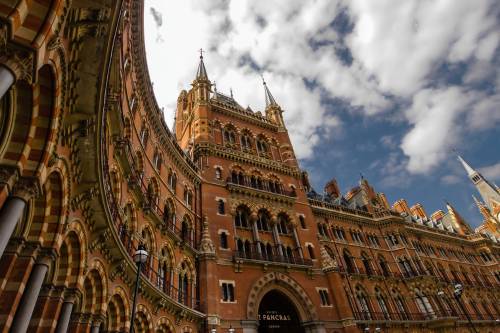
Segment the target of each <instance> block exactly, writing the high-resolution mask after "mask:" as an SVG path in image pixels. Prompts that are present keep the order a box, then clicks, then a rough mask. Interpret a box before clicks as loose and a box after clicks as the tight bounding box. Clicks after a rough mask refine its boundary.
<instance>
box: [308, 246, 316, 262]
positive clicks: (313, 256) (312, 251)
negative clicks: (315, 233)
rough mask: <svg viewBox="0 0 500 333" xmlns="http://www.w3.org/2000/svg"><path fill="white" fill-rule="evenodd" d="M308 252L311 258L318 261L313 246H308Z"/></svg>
mask: <svg viewBox="0 0 500 333" xmlns="http://www.w3.org/2000/svg"><path fill="white" fill-rule="evenodd" d="M307 251H308V252H309V258H311V259H316V256H315V255H314V248H313V247H312V245H311V244H308V245H307Z"/></svg>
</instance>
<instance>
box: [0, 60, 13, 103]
mask: <svg viewBox="0 0 500 333" xmlns="http://www.w3.org/2000/svg"><path fill="white" fill-rule="evenodd" d="M15 80H16V77H15V76H14V73H12V72H11V71H10V69H8V68H7V67H5V66H3V65H0V99H2V97H3V96H4V95H5V94H6V93H7V91H9V89H10V87H11V86H12V85H13V84H14V82H15Z"/></svg>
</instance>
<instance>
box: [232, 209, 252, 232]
mask: <svg viewBox="0 0 500 333" xmlns="http://www.w3.org/2000/svg"><path fill="white" fill-rule="evenodd" d="M249 215H250V214H249V209H248V207H246V206H239V207H238V208H237V209H236V215H235V217H234V223H235V225H236V226H237V227H241V228H248V217H249Z"/></svg>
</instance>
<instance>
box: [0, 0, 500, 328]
mask: <svg viewBox="0 0 500 333" xmlns="http://www.w3.org/2000/svg"><path fill="white" fill-rule="evenodd" d="M143 6H144V4H143V2H142V1H139V0H100V1H97V0H78V1H76V0H73V1H71V0H0V331H1V332H26V331H30V332H125V331H129V330H130V329H131V327H130V325H131V324H130V322H131V313H132V307H133V301H132V299H133V294H134V285H135V279H136V276H137V274H138V268H137V266H136V264H135V263H134V260H133V255H134V253H135V251H136V249H137V248H138V246H139V244H142V245H144V246H145V248H146V250H147V252H148V254H149V256H148V260H147V262H146V264H145V265H144V266H142V268H141V271H140V275H139V276H140V280H139V281H140V287H139V293H138V301H137V306H136V311H135V321H134V328H135V332H179V333H184V332H207V331H209V330H212V329H215V330H216V331H217V332H225V331H230V330H234V331H235V332H245V333H251V332H283V331H288V332H338V333H340V332H369V331H370V332H431V331H438V332H452V331H458V332H468V331H470V330H476V331H477V332H496V331H498V329H499V327H500V326H498V325H499V322H498V319H499V318H500V303H499V301H498V300H499V299H500V268H499V262H500V246H499V244H498V241H499V240H500V232H499V230H500V229H499V224H500V222H499V220H500V191H499V189H498V187H496V186H495V185H492V184H491V183H489V182H488V181H487V180H486V179H485V178H484V177H483V176H482V175H481V174H480V173H478V172H477V171H475V170H474V169H473V168H472V167H470V166H469V165H468V164H467V163H466V162H465V161H464V160H463V159H462V158H460V161H461V163H462V164H463V166H464V168H465V170H466V171H467V174H468V176H469V178H470V179H471V181H472V182H473V183H474V184H475V185H476V186H477V189H478V191H479V193H480V194H481V197H482V200H483V201H484V202H481V201H479V200H478V199H474V200H475V201H476V204H477V206H478V208H479V210H480V212H481V213H482V215H483V216H484V222H483V224H482V225H481V226H480V227H479V228H477V229H476V230H472V229H471V228H470V227H469V225H468V224H467V222H466V221H465V220H464V219H463V218H462V217H461V216H460V214H459V213H458V211H457V210H456V209H455V208H454V207H453V206H452V205H451V204H448V205H447V212H443V211H437V212H435V213H433V214H431V215H430V216H429V215H428V214H427V213H426V212H425V210H424V207H422V206H421V205H419V204H416V205H414V206H412V207H411V208H410V207H409V206H408V204H407V202H406V201H405V200H403V199H402V200H398V201H397V202H396V203H394V205H393V206H392V207H391V206H390V205H389V203H388V202H387V199H386V198H385V196H384V195H383V193H379V192H376V191H375V189H374V188H373V187H372V186H371V185H370V184H369V182H368V181H367V180H366V179H361V180H360V183H359V186H357V187H355V188H353V189H351V190H350V191H349V192H348V193H340V191H339V187H338V186H337V183H336V181H335V180H332V181H330V182H329V183H328V184H326V186H325V192H324V194H318V193H317V192H315V191H314V189H312V187H311V185H310V184H309V181H308V177H307V173H306V172H305V171H303V170H301V169H300V167H299V164H298V162H297V160H296V158H295V154H294V151H293V147H292V144H291V142H290V139H289V136H288V132H287V128H286V124H285V122H284V120H283V112H285V111H284V110H283V109H282V108H281V106H280V105H279V104H278V103H277V101H276V100H275V99H274V98H273V96H272V94H271V92H270V90H269V88H268V87H267V85H266V84H265V83H264V87H263V91H264V97H265V101H266V109H265V110H264V112H254V111H253V110H251V109H250V108H243V107H241V106H240V105H239V104H238V102H237V101H235V100H234V98H233V97H232V96H226V95H224V94H221V93H218V92H217V91H216V89H215V87H214V85H213V84H212V82H211V81H210V79H209V74H207V70H206V68H205V65H204V63H203V58H201V59H200V62H199V64H198V70H197V72H196V73H193V75H194V80H193V82H192V88H191V89H190V90H189V91H182V92H181V93H180V95H179V98H178V104H177V110H176V123H175V126H174V133H172V132H171V131H170V130H169V129H168V128H167V126H166V124H165V121H164V116H163V114H162V111H161V110H160V108H159V107H158V105H157V104H156V100H155V98H154V95H153V89H152V85H151V83H150V80H149V75H148V70H147V64H146V59H145V50H144V39H143V10H144V7H143ZM456 284H461V285H462V286H463V293H462V294H461V296H460V297H458V296H457V297H454V289H456V288H455V285H456ZM469 319H470V320H469Z"/></svg>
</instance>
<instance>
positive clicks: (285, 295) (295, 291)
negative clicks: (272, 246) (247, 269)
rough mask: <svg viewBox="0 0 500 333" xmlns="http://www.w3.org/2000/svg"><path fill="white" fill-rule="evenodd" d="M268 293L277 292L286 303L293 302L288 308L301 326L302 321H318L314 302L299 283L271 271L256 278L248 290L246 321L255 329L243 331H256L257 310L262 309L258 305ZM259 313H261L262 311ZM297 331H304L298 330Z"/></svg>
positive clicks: (264, 301)
mask: <svg viewBox="0 0 500 333" xmlns="http://www.w3.org/2000/svg"><path fill="white" fill-rule="evenodd" d="M269 293H278V295H280V297H281V298H282V299H283V300H286V301H287V303H290V304H293V305H292V308H290V309H289V310H290V311H292V312H294V315H295V316H296V318H297V320H298V322H299V323H301V325H302V326H303V324H304V323H308V322H317V321H318V314H317V313H316V309H315V307H314V304H313V303H312V301H311V299H310V298H309V296H308V295H307V293H306V292H305V290H304V289H303V288H302V287H301V286H300V285H299V283H298V282H296V281H295V280H294V279H293V278H291V277H290V276H288V275H285V274H282V273H277V272H272V273H268V274H266V275H264V276H262V277H261V278H260V279H259V280H257V281H256V282H255V283H254V284H253V286H252V288H251V290H250V295H249V297H248V302H247V321H248V324H249V326H252V327H254V328H255V329H250V330H245V329H244V332H245V331H247V332H256V331H257V329H256V328H257V325H258V324H259V310H262V309H260V306H261V304H267V301H266V296H267V295H268V294H269ZM271 295H273V294H271ZM268 305H272V304H268ZM263 309H264V310H265V309H266V306H264V307H263ZM271 311H272V309H271ZM260 314H261V315H262V313H260ZM291 319H292V318H291ZM281 331H282V330H276V331H275V332H281ZM287 331H288V332H290V333H291V332H292V331H290V330H287ZM294 332H295V331H294ZM297 332H304V331H303V330H299V331H297Z"/></svg>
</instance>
